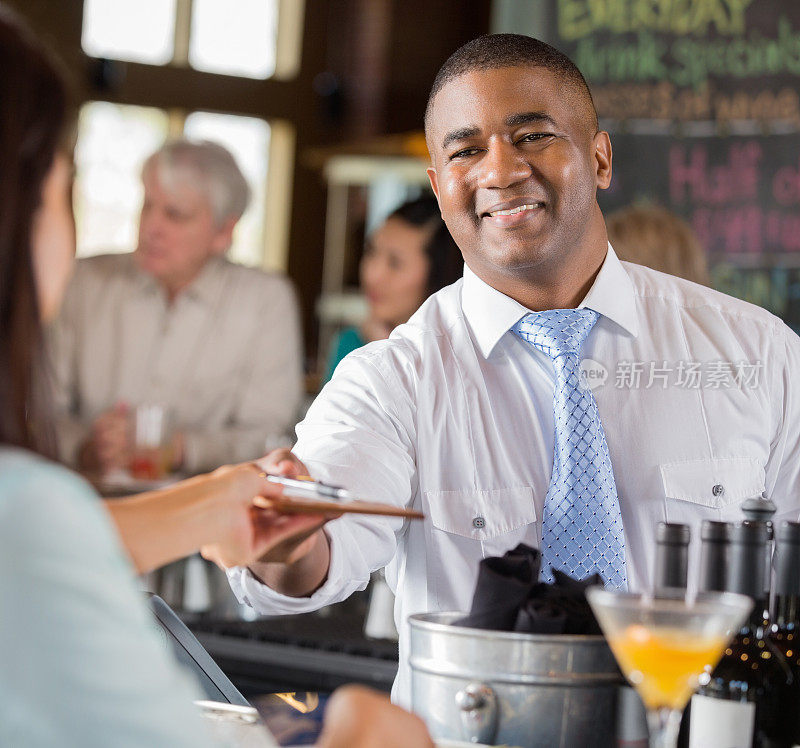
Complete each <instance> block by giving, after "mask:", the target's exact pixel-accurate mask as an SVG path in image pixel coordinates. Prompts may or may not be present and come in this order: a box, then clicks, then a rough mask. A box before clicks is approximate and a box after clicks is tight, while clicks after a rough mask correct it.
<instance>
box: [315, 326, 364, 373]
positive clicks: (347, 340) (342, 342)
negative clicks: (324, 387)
mask: <svg viewBox="0 0 800 748" xmlns="http://www.w3.org/2000/svg"><path fill="white" fill-rule="evenodd" d="M362 345H366V341H365V340H364V339H363V338H362V337H361V333H359V331H358V328H357V327H346V328H345V329H344V330H342V331H341V332H340V333H339V334H338V335H337V336H336V338H335V339H334V341H333V345H332V346H331V354H330V356H329V357H328V368H327V369H326V371H325V382H330V381H331V378H332V377H333V372H334V371H336V367H337V366H338V365H339V362H340V361H341V360H342V359H343V358H344V357H345V356H346V355H347V354H348V353H352V352H353V351H355V350H356V349H358V348H361V346H362Z"/></svg>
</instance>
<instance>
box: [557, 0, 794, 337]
mask: <svg viewBox="0 0 800 748" xmlns="http://www.w3.org/2000/svg"><path fill="white" fill-rule="evenodd" d="M550 10H551V12H550V14H549V18H550V23H551V24H552V25H551V28H550V29H549V30H548V38H549V40H550V41H552V43H553V44H554V45H555V46H556V47H558V48H559V49H561V50H562V51H563V52H565V53H566V54H567V55H568V56H569V57H570V58H571V59H572V60H574V61H575V63H576V64H577V65H578V67H579V68H580V70H581V72H582V73H583V74H584V76H585V77H586V79H587V81H588V83H589V86H590V88H591V90H592V95H593V97H594V99H595V104H596V106H597V109H598V114H599V116H600V118H601V126H602V127H604V128H605V129H607V130H609V132H610V133H611V142H612V146H613V150H614V179H613V182H612V185H611V188H610V189H609V190H608V191H607V192H606V193H604V194H601V196H600V200H601V205H602V206H603V208H604V210H606V211H608V210H612V209H614V208H617V207H621V206H623V205H629V204H631V203H635V202H641V201H650V202H656V203H658V204H660V205H664V206H665V207H668V208H670V209H672V210H674V211H675V212H676V213H678V214H679V215H681V216H683V217H684V218H686V219H687V220H688V221H689V223H690V224H691V225H692V227H693V228H694V229H695V231H696V232H697V234H698V236H699V237H700V239H701V240H702V242H703V244H704V246H705V247H706V249H707V250H708V252H709V253H710V259H711V264H712V276H713V278H714V285H715V286H716V287H717V288H719V289H720V290H723V291H726V292H728V293H731V294H733V295H736V296H740V297H742V298H746V299H747V300H749V301H752V302H754V303H757V304H760V305H761V306H765V307H767V308H768V309H770V310H771V311H773V312H775V313H776V314H778V315H780V316H782V317H783V318H784V319H785V320H786V321H787V322H789V324H791V325H792V326H793V327H795V328H796V329H800V0H550Z"/></svg>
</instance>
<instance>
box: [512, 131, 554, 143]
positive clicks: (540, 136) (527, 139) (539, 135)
mask: <svg viewBox="0 0 800 748" xmlns="http://www.w3.org/2000/svg"><path fill="white" fill-rule="evenodd" d="M549 137H552V133H549V132H529V133H528V134H527V135H523V136H522V137H521V138H520V139H519V142H520V143H533V142H535V141H537V140H544V139H545V138H549Z"/></svg>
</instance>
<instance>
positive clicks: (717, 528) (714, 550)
mask: <svg viewBox="0 0 800 748" xmlns="http://www.w3.org/2000/svg"><path fill="white" fill-rule="evenodd" d="M728 527H729V524H728V523H727V522H714V521H712V520H705V521H704V522H703V525H702V527H701V528H700V577H699V579H698V582H697V588H698V590H699V591H700V592H724V591H725V568H726V565H727V561H726V553H727V549H728Z"/></svg>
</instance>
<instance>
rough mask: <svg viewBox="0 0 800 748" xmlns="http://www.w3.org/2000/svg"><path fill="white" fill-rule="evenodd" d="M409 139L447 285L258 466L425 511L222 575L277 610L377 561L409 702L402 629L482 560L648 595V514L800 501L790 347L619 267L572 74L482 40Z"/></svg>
mask: <svg viewBox="0 0 800 748" xmlns="http://www.w3.org/2000/svg"><path fill="white" fill-rule="evenodd" d="M425 128H426V135H427V140H428V147H429V150H430V153H431V160H432V163H431V167H430V169H429V170H428V173H429V175H430V180H431V184H432V186H433V189H434V191H435V193H436V196H437V198H438V200H439V205H440V208H441V211H442V215H443V217H444V220H445V222H446V223H447V226H448V228H449V229H450V232H451V233H452V235H453V237H454V239H455V240H456V243H457V244H458V245H459V247H460V249H461V251H462V253H463V255H464V260H465V263H466V268H465V271H464V278H463V280H462V281H459V282H458V283H456V284H454V285H452V286H449V287H448V288H445V289H444V290H442V291H440V292H438V293H437V294H435V295H434V296H433V297H432V298H431V299H429V300H428V301H427V302H426V303H425V304H424V305H423V306H422V307H421V308H420V310H419V311H418V312H417V314H415V315H414V316H413V317H412V318H411V320H410V321H409V323H408V324H407V325H404V326H401V327H400V328H398V329H397V330H395V332H394V333H393V334H392V336H391V337H390V339H389V340H387V341H382V342H378V343H374V344H371V345H369V346H367V347H365V348H363V349H360V350H359V351H358V352H356V353H354V354H351V355H350V356H349V357H348V358H347V359H345V361H344V362H343V363H342V364H340V366H339V369H338V370H337V373H336V375H335V376H334V378H333V380H332V382H331V383H330V384H329V385H328V387H327V388H326V389H325V390H324V391H323V393H322V394H321V395H320V397H319V398H318V399H317V400H316V401H315V402H314V404H313V405H312V407H311V409H310V410H309V412H308V415H307V417H306V419H305V421H304V422H303V423H302V424H300V425H299V426H298V429H297V433H298V437H299V441H298V443H297V445H296V447H295V449H294V455H288V454H279V455H273V457H272V459H273V460H276V459H280V458H289V459H296V460H302V462H303V463H305V465H306V466H307V467H308V469H309V470H310V471H311V474H312V475H315V476H316V477H318V478H320V479H322V480H327V481H330V482H332V483H338V484H342V485H345V486H347V487H348V488H350V489H351V490H352V491H353V492H355V493H356V494H360V495H363V496H365V497H368V498H370V499H374V500H378V501H384V502H389V503H392V504H396V505H402V506H409V507H414V508H416V509H420V510H421V511H423V512H424V513H425V515H426V520H425V521H424V522H417V523H405V524H403V523H401V522H399V521H395V520H389V519H374V518H369V519H365V518H347V519H340V520H337V521H335V522H332V523H330V524H329V525H328V526H327V527H326V529H325V530H324V531H320V532H319V533H317V535H316V536H313V539H312V540H306V541H305V544H304V546H303V548H302V550H303V553H301V554H299V557H296V560H295V561H294V563H292V564H290V565H272V564H263V563H262V564H256V565H254V566H252V567H251V568H250V569H232V570H230V571H229V577H230V579H231V583H232V585H233V587H234V590H235V591H236V592H237V594H238V595H239V596H240V598H241V599H242V600H244V601H246V602H248V603H250V604H251V605H253V606H254V607H256V608H257V609H258V610H260V611H263V612H269V613H293V612H301V611H307V610H311V609H314V608H316V607H320V606H322V605H326V604H328V603H332V602H336V601H338V600H341V599H343V598H345V597H346V596H347V595H349V594H350V593H351V592H353V591H354V590H357V589H362V588H363V587H364V586H365V585H366V584H367V582H368V580H369V575H370V573H371V572H372V571H373V570H375V569H378V568H380V567H382V566H384V565H386V567H387V579H388V581H389V584H390V585H391V586H392V588H393V589H394V590H395V591H396V595H397V598H396V607H395V619H396V623H397V625H398V629H399V631H400V673H399V680H398V683H397V684H396V685H397V687H398V690H397V692H396V694H395V696H396V698H398V699H399V700H400V701H402V702H404V703H408V699H409V691H408V688H409V679H408V675H409V673H408V664H407V661H406V656H407V648H408V627H407V622H406V621H407V617H408V615H410V614H412V613H417V612H420V611H431V610H464V609H466V608H468V606H469V604H470V600H471V596H472V592H473V586H474V582H475V578H476V574H477V569H478V562H479V560H480V559H481V558H483V557H485V556H490V555H498V554H502V553H504V552H505V551H507V550H509V549H511V548H513V547H515V546H516V545H517V544H518V543H520V542H525V543H528V544H530V545H533V546H537V547H539V548H540V549H541V551H542V556H543V562H544V563H543V567H544V568H543V574H544V578H545V579H548V578H549V576H550V568H551V567H554V568H558V569H562V570H564V571H566V572H568V573H570V574H571V575H573V576H575V577H580V578H583V577H585V576H587V575H588V574H591V573H593V572H598V573H600V574H601V575H602V576H603V578H604V580H605V581H606V583H607V584H608V585H609V586H612V587H617V588H624V587H629V588H642V587H646V586H647V585H649V584H650V582H651V575H652V566H653V560H654V559H653V555H654V546H655V543H654V542H653V541H654V536H655V529H656V524H657V523H658V522H659V521H670V522H687V523H689V524H691V525H693V526H695V527H696V526H697V525H698V524H699V522H700V521H701V520H703V519H713V520H737V519H740V518H741V514H740V510H739V504H740V503H741V501H742V500H743V499H745V498H748V497H750V496H757V495H759V494H760V493H761V492H763V491H766V493H767V495H769V496H770V497H771V498H772V499H773V500H774V501H775V502H776V504H777V505H778V512H779V516H784V517H791V518H793V519H797V517H798V510H800V479H799V471H800V439H799V438H798V437H799V436H800V402H799V401H798V396H797V392H796V391H795V390H793V389H792V388H791V387H790V382H792V381H793V380H796V378H797V374H798V361H800V341H799V340H798V338H797V336H796V335H795V334H794V333H793V332H791V330H789V329H788V328H787V327H786V326H785V325H784V324H783V323H782V322H781V321H780V320H779V319H777V318H775V317H773V316H771V315H770V314H768V313H767V312H765V311H764V310H762V309H759V308H757V307H754V306H751V305H749V304H746V303H744V302H741V301H737V300H735V299H732V298H729V297H726V296H724V295H722V294H718V293H715V292H714V291H711V290H709V289H707V288H705V287H701V286H697V285H695V284H692V283H689V282H687V281H683V280H680V279H677V278H673V277H671V276H667V275H664V274H661V273H657V272H655V271H651V270H648V269H646V268H643V267H640V266H637V265H631V264H627V263H621V262H620V261H619V260H618V259H617V257H616V255H615V254H614V251H613V249H612V248H611V247H610V245H609V244H608V240H607V236H606V230H605V224H604V221H603V216H602V214H601V211H600V208H599V207H598V204H597V190H598V189H604V188H606V187H608V185H609V183H610V180H611V163H612V159H611V145H610V140H609V136H608V134H607V133H605V132H603V131H600V130H598V126H597V117H596V114H595V111H594V106H593V103H592V99H591V96H590V93H589V90H588V88H587V86H586V83H585V81H584V80H583V78H582V77H581V75H580V73H579V72H578V70H577V68H575V66H574V65H573V64H572V63H571V62H570V61H569V60H568V59H567V58H566V57H564V56H563V55H562V54H561V53H560V52H558V51H557V50H555V49H553V48H552V47H549V46H548V45H546V44H543V43H542V42H539V41H537V40H535V39H531V38H529V37H524V36H517V35H505V34H503V35H492V36H485V37H481V38H479V39H476V40H475V41H473V42H470V43H469V44H467V45H465V46H464V47H462V48H461V49H459V50H458V51H456V52H455V53H454V54H453V55H452V56H451V57H450V58H449V59H448V60H447V62H445V64H444V66H443V67H442V69H441V70H440V72H439V74H438V76H437V78H436V81H435V82H434V84H433V88H432V91H431V95H430V99H429V104H428V108H427V112H426V121H425ZM296 469H301V467H300V466H297V468H296Z"/></svg>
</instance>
